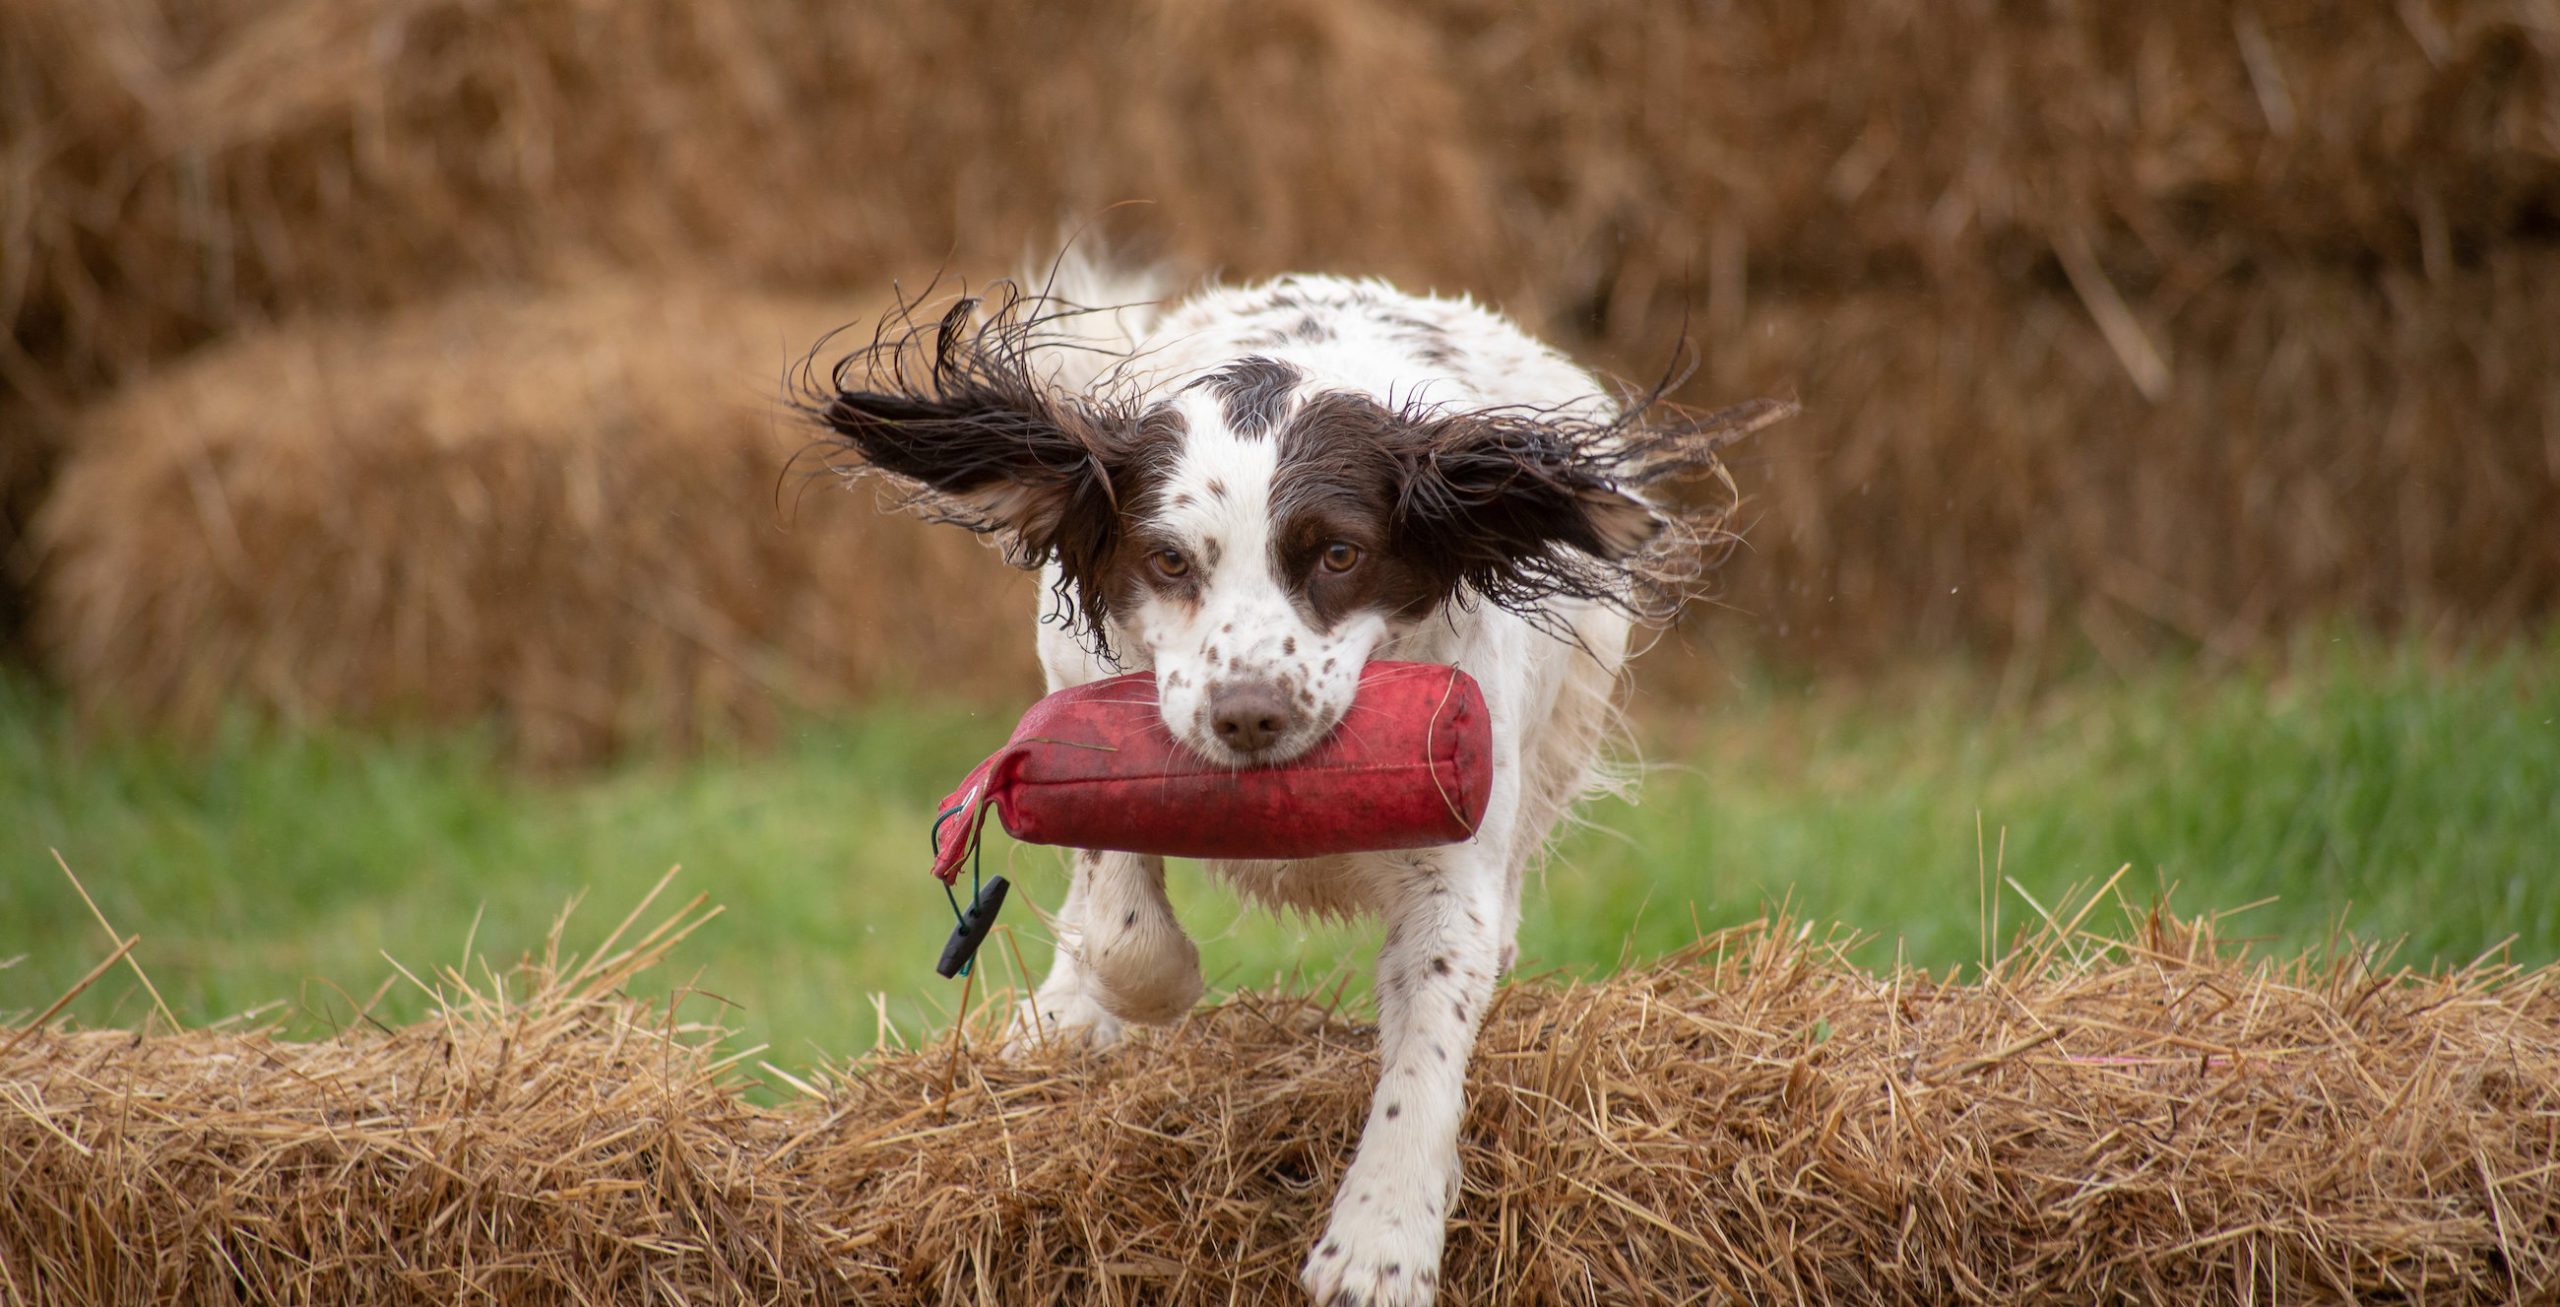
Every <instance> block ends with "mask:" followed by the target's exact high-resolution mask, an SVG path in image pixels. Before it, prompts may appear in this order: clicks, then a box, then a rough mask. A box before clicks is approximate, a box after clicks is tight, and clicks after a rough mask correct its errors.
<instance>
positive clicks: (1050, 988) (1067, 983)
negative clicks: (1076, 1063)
mask: <svg viewBox="0 0 2560 1307" xmlns="http://www.w3.org/2000/svg"><path fill="white" fill-rule="evenodd" d="M1073 874H1074V880H1073V883H1072V884H1071V885H1070V886H1069V887H1068V889H1067V900H1066V902H1065V903H1064V904H1062V905H1060V906H1059V908H1058V912H1057V915H1056V917H1055V918H1054V920H1055V922H1056V925H1057V931H1058V956H1057V960H1056V961H1055V962H1053V963H1051V964H1050V968H1049V978H1048V979H1047V980H1046V981H1043V982H1041V985H1040V989H1039V992H1037V993H1035V994H1033V995H1032V996H1031V998H1030V1000H1029V1001H1028V1002H1026V1003H1025V1004H1024V1005H1023V1011H1022V1012H1021V1014H1020V1015H1019V1016H1018V1017H1017V1018H1016V1020H1015V1030H1014V1035H1013V1044H1014V1046H1015V1047H1017V1048H1021V1047H1028V1046H1032V1045H1035V1044H1037V1043H1039V1042H1042V1041H1045V1040H1054V1039H1063V1040H1068V1041H1072V1042H1084V1043H1089V1044H1094V1045H1103V1044H1109V1043H1112V1042H1113V1041H1115V1040H1117V1039H1118V1038H1119V1037H1120V1024H1121V1023H1122V1022H1124V1021H1134V1022H1137V1023H1138V1024H1140V1025H1163V1024H1167V1023H1169V1022H1172V1021H1175V1020H1178V1019H1180V1018H1181V1016H1182V1014H1183V1013H1185V1012H1188V1011H1190V1010H1191V1005H1192V1004H1193V1003H1195V1002H1197V1001H1198V1000H1199V998H1200V990H1201V988H1202V985H1201V979H1200V950H1199V949H1198V948H1197V947H1195V946H1194V945H1193V944H1192V942H1191V939H1190V937H1189V936H1187V935H1185V934H1183V933H1182V924H1181V923H1180V922H1178V921H1176V920H1174V916H1173V903H1172V902H1171V901H1170V900H1168V899H1167V898H1166V897H1165V893H1164V859H1162V858H1158V857H1148V856H1141V855H1139V854H1135V853H1111V852H1096V851H1093V850H1081V851H1079V852H1077V854H1076V855H1075V871H1074V873H1073Z"/></svg>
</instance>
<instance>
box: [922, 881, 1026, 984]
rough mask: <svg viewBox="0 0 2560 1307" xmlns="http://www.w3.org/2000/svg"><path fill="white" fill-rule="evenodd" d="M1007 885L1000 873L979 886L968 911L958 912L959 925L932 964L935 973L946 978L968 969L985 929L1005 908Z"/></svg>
mask: <svg viewBox="0 0 2560 1307" xmlns="http://www.w3.org/2000/svg"><path fill="white" fill-rule="evenodd" d="M1009 888H1011V886H1008V885H1007V884H1005V879H1004V877H1002V876H990V877H988V878H987V883H986V884H984V885H982V886H980V887H979V888H978V896H977V897H976V898H973V899H971V900H969V910H968V911H966V912H963V913H961V914H960V924H959V925H957V926H955V927H953V928H952V930H951V939H950V940H949V942H947V943H945V944H944V945H943V946H942V960H941V961H940V962H937V963H934V964H933V969H934V971H935V973H937V974H939V975H941V976H942V977H943V978H944V979H949V978H950V977H953V976H956V975H959V974H960V973H961V972H962V971H964V970H966V969H967V968H968V966H969V960H970V959H971V958H974V957H976V956H978V946H979V945H980V944H984V943H986V942H987V932H988V931H990V930H993V929H995V925H996V913H997V912H998V911H999V910H1001V909H1002V908H1003V907H1004V894H1005V891H1006V890H1007V889H1009Z"/></svg>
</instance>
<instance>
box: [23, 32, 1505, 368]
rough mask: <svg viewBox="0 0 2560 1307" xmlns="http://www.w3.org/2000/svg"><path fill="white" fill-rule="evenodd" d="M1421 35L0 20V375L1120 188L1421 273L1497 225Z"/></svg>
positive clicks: (1042, 222) (956, 234) (748, 257)
mask: <svg viewBox="0 0 2560 1307" xmlns="http://www.w3.org/2000/svg"><path fill="white" fill-rule="evenodd" d="M1429 36H1430V34H1429V32H1428V30H1427V29H1425V28H1423V27H1422V26H1421V25H1420V24H1418V23H1416V22H1414V21H1412V20H1410V19H1406V18H1402V17H1398V16H1396V15H1394V14H1390V13H1386V12H1381V11H1377V10H1373V9H1371V8H1369V7H1367V6H1361V5H1347V4H1341V3H1337V2H1335V0H1279V2H1278V3H1265V4H1255V5H1249V6H1248V5H1234V4H1217V5H1207V6H1180V7H1165V6H1159V5H1153V4H1142V3H1127V4H1120V5H1115V6H1104V7H1102V8H1100V9H1097V10H1094V11H1090V12H1087V11H1083V10H1079V11H1077V12H1075V13H1072V14H1070V13H1051V12H1046V11H1031V12H1025V11H1023V10H1021V9H1020V8H1019V7H1018V6H1012V5H1003V4H993V3H964V4H956V5H953V4H943V3H937V2H935V0H894V2H892V3H884V4H871V5H860V6H848V5H841V4H831V3H825V2H824V0H798V2H797V3H789V4H760V3H738V2H736V0H718V2H715V3H707V4H697V3H686V2H684V0H650V2H647V3H636V4H624V5H609V6H597V5H593V4H588V3H583V2H581V0H535V2H533V3H526V4H513V5H499V6H491V5H487V4H481V3H476V2H474V0H264V2H258V0H231V2H228V3H219V4H198V3H195V2H194V0H183V2H172V0H157V2H156V3H155V2H154V0H142V2H140V3H134V4H119V5H104V6H101V5H93V4H88V3H85V0H29V2H28V3H22V4H15V5H11V6H8V7H7V8H5V9H0V51H5V54H6V57H7V59H8V67H9V72H10V74H11V77H12V85H13V86H19V87H23V88H24V89H23V91H21V92H20V93H19V94H20V97H21V99H22V100H23V102H24V103H25V111H24V112H23V113H20V112H12V113H10V114H9V115H8V116H7V117H6V118H5V119H0V157H9V158H15V159H17V160H18V161H19V164H18V166H19V167H20V169H21V170H22V171H23V172H25V173H26V174H27V175H28V176H29V177H30V178H31V185H22V186H20V187H19V188H17V189H15V190H12V191H10V192H9V193H7V194H6V195H0V204H6V205H10V206H12V207H10V208H8V209H5V210H0V215H5V217H6V219H7V221H6V223H5V230H6V231H7V233H8V234H9V236H10V237H11V238H12V239H11V241H10V243H9V246H8V248H9V249H10V251H11V255H12V262H13V268H20V269H22V270H23V275H20V276H13V277H12V278H10V279H9V280H8V281H7V282H5V283H0V292H5V293H6V294H8V295H9V296H10V297H11V298H9V299H8V300H7V301H6V302H5V303H4V304H0V311H5V313H6V316H7V317H9V319H10V320H11V321H12V323H13V325H14V328H15V330H16V333H17V337H16V340H14V341H12V342H11V343H10V346H9V351H10V352H9V354H8V355H5V356H0V363H8V362H10V361H11V360H12V359H15V360H16V361H17V363H18V367H17V370H16V371H13V372H11V373H10V374H9V375H11V377H12V379H13V380H14V379H16V377H17V376H18V375H19V373H21V372H23V373H24V374H26V375H27V376H29V377H31V378H41V379H43V380H45V381H46V382H48V383H50V384H55V385H58V386H60V387H62V388H64V389H66V390H67V391H68V392H69V393H71V394H74V395H78V394H90V393H95V392H96V391H97V390H98V389H100V388H101V387H102V385H103V384H105V383H107V382H109V381H111V380H113V379H114V378H115V377H117V376H119V375H123V374H126V373H129V372H130V371H131V370H132V369H133V368H134V367H135V366H137V365H139V364H142V363H145V362H148V361H150V360H154V359H160V358H166V357H168V356H169V355H170V354H171V353H173V352H174V351H176V350H178V349H181V348H184V347H186V346H188V345H191V344H194V343H196V342H200V341H202V340H204V339H207V338H208V337H209V336H210V335H213V334H215V333H218V332H220V331H222V330H225V329H227V328H229V327H230V326H232V325H233V324H236V323H240V322H243V321H256V320H257V319H259V318H260V317H283V316H291V315H294V314H296V313H300V312H305V311H309V310H312V309H315V308H317V309H347V308H376V307H381V306H384V305H388V304H392V303H399V302H416V301H418V300H421V299H427V298H433V297H436V296H439V295H442V294H445V293H447V292H449V291H450V290H452V289H453V288H455V287H457V286H462V285H469V284H473V283H476V282H480V281H484V280H490V279H505V278H513V277H519V276H524V275H527V274H532V273H538V272H543V271H546V270H552V271H556V270H557V269H559V268H560V267H562V266H564V265H566V266H572V267H575V266H584V265H588V264H592V263H594V262H596V261H598V260H599V259H601V260H603V261H606V262H609V263H611V264H612V265H614V266H617V267H619V268H622V269H625V270H631V271H640V272H654V273H664V272H667V271H670V270H679V269H685V270H704V269H707V270H709V271H710V272H711V273H712V274H713V275H716V276H718V277H720V278H722V279H724V280H729V281H733V282H737V283H740V284H759V283H760V284H764V285H770V286H782V285H787V286H806V285H810V284H813V283H814V284H826V285H834V286H837V287H843V286H848V285H860V286H864V287H866V288H868V287H872V286H876V285H878V284H880V283H881V282H883V281H885V280H886V279H887V277H888V276H889V275H890V274H892V273H894V272H900V271H903V272H907V273H911V274H913V273H920V272H921V271H924V270H927V269H930V268H931V267H933V266H934V265H935V264H936V263H937V262H938V261H941V260H946V259H957V260H958V261H959V263H960V265H961V266H964V267H968V268H971V269H972V270H980V269H983V268H985V267H987V266H989V264H990V263H993V264H995V265H996V266H1009V264H1010V262H1011V261H1012V260H1014V259H1016V258H1018V257H1019V256H1020V254H1021V253H1022V251H1023V249H1024V248H1025V246H1026V245H1027V244H1029V243H1032V242H1036V241H1048V240H1051V239H1054V235H1055V232H1056V230H1057V226H1058V223H1059V221H1060V219H1061V217H1063V216H1067V215H1075V216H1078V217H1090V216H1092V215H1095V214H1097V213H1099V212H1100V211H1101V210H1102V209H1104V208H1105V206H1108V205H1112V204H1117V203H1120V202H1123V201H1130V200H1137V201H1144V202H1147V203H1149V204H1151V205H1154V206H1157V208H1158V211H1159V212H1158V221H1157V222H1156V223H1154V224H1153V225H1155V226H1156V227H1157V228H1158V230H1161V231H1163V232H1165V233H1167V234H1168V239H1169V241H1170V244H1171V246H1172V247H1173V252H1177V253H1183V254H1189V255H1192V256H1194V258H1195V260H1196V261H1197V262H1199V263H1201V264H1203V265H1207V264H1211V263H1217V264H1223V265H1225V266H1228V267H1243V268H1253V269H1264V270H1276V269H1278V268H1281V267H1284V266H1293V265H1297V264H1301V263H1307V262H1316V263H1328V264H1334V265H1336V266H1340V267H1343V268H1344V269H1346V270H1363V271H1378V272H1384V273H1391V274H1395V275H1398V276H1401V277H1405V278H1408V279H1413V280H1418V281H1426V282H1427V281H1433V280H1437V281H1440V282H1442V283H1444V284H1446V283H1449V282H1452V281H1454V280H1456V278H1457V273H1458V271H1459V270H1460V269H1462V268H1465V267H1468V266H1481V265H1482V264H1483V263H1485V262H1486V260H1484V259H1482V258H1481V257H1480V254H1481V249H1482V247H1483V246H1484V244H1485V243H1486V242H1487V241H1488V240H1489V239H1490V232H1491V229H1492V225H1493V222H1494V210H1493V209H1492V207H1491V206H1489V205H1487V204H1485V203H1482V202H1481V201H1482V200H1483V199H1484V198H1485V195H1486V187H1485V186H1484V184H1483V182H1482V180H1481V179H1480V178H1479V177H1477V176H1476V175H1475V171H1474V170H1475V169H1476V168H1478V167H1479V161H1478V160H1477V159H1476V158H1474V157H1472V156H1470V155H1469V154H1468V152H1467V150H1466V147H1465V119H1464V113H1463V108H1462V106H1461V104H1460V102H1459V97H1458V95H1457V93H1456V92H1455V90H1454V89H1453V88H1452V87H1451V86H1450V84H1449V83H1448V80H1447V79H1446V78H1444V77H1440V76H1437V75H1436V74H1434V73H1433V72H1431V71H1430V70H1429V65H1430V63H1431V61H1432V52H1431V47H1430V40H1429ZM14 108H15V106H13V109H14ZM21 253H23V255H24V258H23V262H20V261H19V257H18V256H19V255H20V254H21ZM20 342H23V347H21V345H20Z"/></svg>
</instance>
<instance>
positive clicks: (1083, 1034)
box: [1004, 994, 1121, 1057]
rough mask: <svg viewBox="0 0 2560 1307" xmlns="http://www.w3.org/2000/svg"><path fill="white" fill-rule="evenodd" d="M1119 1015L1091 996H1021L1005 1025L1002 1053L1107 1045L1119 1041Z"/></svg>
mask: <svg viewBox="0 0 2560 1307" xmlns="http://www.w3.org/2000/svg"><path fill="white" fill-rule="evenodd" d="M1120 1033H1121V1026H1120V1018H1118V1017H1115V1016H1113V1015H1111V1014H1110V1013H1109V1012H1108V1011H1105V1010H1104V1009H1103V1006H1102V1005H1101V1004H1100V1003H1097V1002H1095V1001H1094V1000H1093V999H1092V998H1091V997H1090V996H1087V995H1084V994H1072V995H1068V996H1067V997H1065V998H1061V999H1049V998H1042V997H1037V996H1035V997H1032V998H1027V999H1024V1000H1023V1002H1022V1006H1021V1007H1019V1008H1016V1009H1015V1010H1014V1013H1013V1024H1012V1025H1011V1026H1010V1027H1008V1028H1006V1030H1005V1036H1004V1055H1005V1056H1006V1057H1028V1056H1031V1055H1033V1054H1035V1053H1042V1052H1048V1051H1052V1050H1060V1049H1100V1048H1109V1047H1111V1046H1112V1045H1113V1044H1117V1043H1119V1042H1120Z"/></svg>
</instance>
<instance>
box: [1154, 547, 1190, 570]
mask: <svg viewBox="0 0 2560 1307" xmlns="http://www.w3.org/2000/svg"><path fill="white" fill-rule="evenodd" d="M1151 561H1152V562H1154V563H1155V565H1156V571H1158V572H1160V573H1162V574H1163V575H1166V576H1181V575H1183V574H1185V573H1187V572H1189V571H1190V570H1191V560H1190V559H1188V558H1185V557H1183V556H1182V555H1181V553H1180V552H1179V551H1176V550H1172V549H1159V550H1157V551H1156V552H1155V553H1154V554H1153V555H1151Z"/></svg>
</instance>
